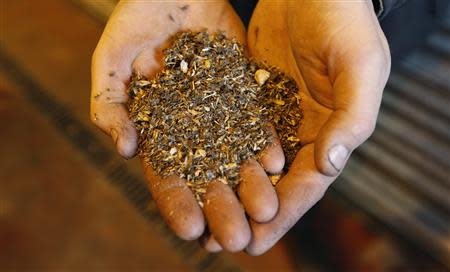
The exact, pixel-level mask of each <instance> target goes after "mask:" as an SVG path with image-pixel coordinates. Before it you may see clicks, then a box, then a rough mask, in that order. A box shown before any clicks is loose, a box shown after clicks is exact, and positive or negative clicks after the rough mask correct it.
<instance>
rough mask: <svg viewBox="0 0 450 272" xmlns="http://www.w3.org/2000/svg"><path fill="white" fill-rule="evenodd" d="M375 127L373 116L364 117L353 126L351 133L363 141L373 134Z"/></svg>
mask: <svg viewBox="0 0 450 272" xmlns="http://www.w3.org/2000/svg"><path fill="white" fill-rule="evenodd" d="M375 127H376V119H375V118H370V119H364V120H361V121H360V122H358V123H357V124H355V125H354V126H353V128H352V131H351V133H352V134H353V136H354V138H357V139H360V141H365V140H366V139H368V138H369V137H370V136H371V135H372V134H373V132H374V131H375Z"/></svg>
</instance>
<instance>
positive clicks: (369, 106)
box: [315, 46, 390, 176]
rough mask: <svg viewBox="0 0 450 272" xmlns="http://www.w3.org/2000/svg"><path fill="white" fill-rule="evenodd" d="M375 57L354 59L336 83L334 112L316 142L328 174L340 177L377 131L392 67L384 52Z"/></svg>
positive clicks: (319, 159)
mask: <svg viewBox="0 0 450 272" xmlns="http://www.w3.org/2000/svg"><path fill="white" fill-rule="evenodd" d="M380 48H381V46H380ZM379 51H381V52H383V50H381V49H380V50H379ZM375 52H377V51H375ZM371 54H372V55H371V56H361V57H360V58H356V59H354V60H350V61H349V63H350V64H349V66H347V67H345V69H344V70H343V71H342V72H340V73H339V74H338V76H337V77H336V80H335V81H334V85H333V90H334V93H335V94H334V97H335V102H334V111H333V113H332V114H331V115H330V117H329V119H328V120H327V122H326V123H325V125H324V126H323V127H322V128H321V130H320V132H319V134H318V135H317V140H316V142H315V144H316V152H315V159H316V163H317V167H318V169H319V170H320V171H321V172H322V173H324V174H326V175H329V176H335V175H337V174H338V173H339V172H340V171H341V170H342V169H343V167H344V165H345V163H346V162H347V159H348V157H349V155H350V153H351V152H352V151H353V150H354V149H355V148H356V147H358V146H359V145H360V144H361V143H363V142H364V141H365V140H366V139H367V138H368V137H369V136H370V135H371V134H372V132H373V131H374V129H375V124H376V120H377V116H378V111H379V107H380V103H381V97H382V92H383V89H384V86H385V85H386V81H387V78H388V76H389V69H390V68H389V67H390V64H389V63H386V62H387V58H385V57H384V56H382V54H381V53H380V52H379V53H378V54H377V53H371Z"/></svg>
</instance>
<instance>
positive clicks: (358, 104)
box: [247, 0, 390, 255]
mask: <svg viewBox="0 0 450 272" xmlns="http://www.w3.org/2000/svg"><path fill="white" fill-rule="evenodd" d="M247 42H248V46H249V49H250V53H251V54H252V55H253V57H255V58H256V59H260V60H265V61H267V62H268V63H269V64H271V65H275V66H278V67H280V68H281V70H282V71H285V72H287V73H288V74H289V75H290V76H292V77H293V78H294V79H295V80H296V82H297V84H298V86H299V89H300V94H301V96H302V106H303V110H304V118H303V120H302V122H301V125H300V128H299V134H298V137H299V138H300V139H301V141H302V144H303V145H302V148H301V149H300V151H299V152H298V154H297V156H296V159H295V160H294V162H293V164H292V165H291V167H290V170H289V172H288V173H287V175H286V176H285V177H284V178H283V179H282V180H281V181H280V182H279V183H278V184H277V186H276V192H277V195H278V200H279V211H278V214H277V215H276V217H275V218H274V219H273V220H271V221H270V222H268V223H256V222H254V221H253V222H251V228H252V240H251V242H250V244H249V245H248V246H247V252H248V253H249V254H251V255H259V254H262V253H264V252H265V251H267V250H268V249H270V248H271V247H272V246H273V245H274V244H275V243H276V242H277V241H278V240H279V239H280V238H281V237H282V236H283V235H284V234H285V233H286V232H287V231H288V230H289V229H290V228H291V227H292V226H293V225H294V224H295V223H296V222H297V221H298V220H299V219H300V217H302V216H303V214H304V213H305V212H307V211H308V210H309V209H310V208H311V207H312V206H313V205H314V204H315V203H316V202H317V201H319V200H320V199H321V198H322V196H323V194H324V193H325V191H326V190H327V188H328V187H329V185H330V184H331V183H332V181H334V180H335V179H336V177H337V175H338V174H339V173H340V172H341V170H342V169H343V167H344V165H345V163H346V161H347V159H348V157H349V156H350V154H351V152H352V151H353V150H354V149H355V148H356V147H358V146H359V145H360V144H361V143H363V142H364V141H365V140H366V139H367V138H368V137H369V136H370V135H371V133H372V132H373V130H374V128H375V124H376V119H377V115H378V111H379V106H380V102H381V97H382V92H383V88H384V86H385V84H386V81H387V79H388V76H389V72H390V53H389V48H388V45H387V41H386V38H385V36H384V34H383V32H382V30H381V28H380V25H379V23H378V20H377V18H376V15H375V12H374V10H373V7H372V3H371V1H357V2H348V1H278V2H274V1H265V0H261V1H259V3H258V6H257V7H256V10H255V12H254V14H253V17H252V20H251V23H250V27H249V30H248V39H247ZM361 182H363V181H361Z"/></svg>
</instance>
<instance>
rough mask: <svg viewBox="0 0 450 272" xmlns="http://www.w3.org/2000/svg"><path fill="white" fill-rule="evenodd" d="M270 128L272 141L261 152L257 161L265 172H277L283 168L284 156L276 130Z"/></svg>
mask: <svg viewBox="0 0 450 272" xmlns="http://www.w3.org/2000/svg"><path fill="white" fill-rule="evenodd" d="M270 130H271V133H272V142H271V143H270V144H269V145H268V146H267V147H266V148H265V149H264V150H263V151H262V152H261V154H260V157H259V161H260V163H261V165H262V166H263V167H264V169H265V170H266V171H267V172H269V173H271V174H278V173H280V172H281V171H282V170H283V167H284V163H285V158H284V153H283V148H282V147H281V143H280V139H279V138H278V135H277V132H276V131H275V129H274V128H273V127H270Z"/></svg>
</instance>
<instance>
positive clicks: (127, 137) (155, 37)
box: [91, 0, 284, 251]
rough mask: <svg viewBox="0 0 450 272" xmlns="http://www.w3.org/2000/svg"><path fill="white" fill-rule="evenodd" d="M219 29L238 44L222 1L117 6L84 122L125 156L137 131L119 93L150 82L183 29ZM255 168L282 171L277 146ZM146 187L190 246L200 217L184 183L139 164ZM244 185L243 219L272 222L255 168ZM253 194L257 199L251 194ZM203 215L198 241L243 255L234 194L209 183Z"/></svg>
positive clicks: (272, 205) (239, 30)
mask: <svg viewBox="0 0 450 272" xmlns="http://www.w3.org/2000/svg"><path fill="white" fill-rule="evenodd" d="M204 28H207V29H208V31H209V32H216V31H219V30H220V31H224V32H225V34H226V35H227V36H228V37H235V38H237V39H238V40H239V41H240V42H241V43H243V44H245V30H244V27H243V25H242V23H241V21H240V20H239V18H238V16H237V15H236V14H235V13H234V11H233V9H232V8H231V6H230V5H229V4H228V2H227V1H224V0H223V1H222V0H220V1H215V2H211V1H208V2H193V1H178V2H175V1H167V2H164V1H160V2H152V1H148V2H145V1H121V2H120V3H119V4H118V5H117V7H116V9H115V11H114V13H113V14H112V16H111V18H110V20H109V21H108V24H107V26H106V28H105V30H104V33H103V35H102V37H101V39H100V42H99V44H98V46H97V48H96V50H95V53H94V55H93V60H92V94H91V119H92V121H93V122H94V123H95V124H96V125H97V126H98V127H99V128H100V129H102V130H103V131H104V132H105V133H107V134H108V135H110V136H111V137H112V139H113V140H114V142H115V144H116V148H117V150H118V152H119V153H120V154H121V155H122V156H123V157H125V158H130V157H133V156H134V155H135V153H136V150H137V133H136V131H135V128H134V126H133V124H132V122H131V121H130V120H129V118H128V113H127V110H126V108H125V103H126V102H127V100H128V96H127V94H126V92H125V91H126V87H127V84H128V81H129V79H130V76H131V74H132V72H133V71H134V72H137V73H139V74H141V75H145V76H147V77H151V76H152V75H153V74H154V73H155V72H157V71H158V70H160V69H161V64H160V62H159V61H160V58H161V56H162V51H161V49H162V48H164V47H165V46H166V44H165V42H166V41H167V40H168V39H169V38H170V37H171V36H172V35H173V34H175V33H177V32H179V31H182V30H192V31H200V30H203V29H204ZM265 154H267V155H265V156H263V157H262V158H261V164H262V165H263V166H264V168H265V170H267V171H269V172H278V171H280V170H281V169H282V167H283V165H284V159H283V155H282V154H283V153H282V150H281V148H280V146H279V145H274V146H272V147H270V148H268V150H266V153H265ZM143 167H144V169H145V175H146V178H147V180H148V182H149V188H150V191H151V193H152V195H153V198H154V199H155V201H156V204H157V206H158V208H159V210H160V211H161V214H162V216H163V217H164V219H165V220H166V222H167V223H168V225H169V226H170V227H171V228H172V230H173V231H174V232H175V233H176V234H177V235H178V236H179V237H180V238H182V239H185V240H192V239H196V238H198V237H199V236H200V235H201V234H203V232H204V228H205V219H204V215H203V213H202V210H201V208H200V207H199V206H198V204H197V201H196V200H195V198H194V196H193V194H192V192H191V191H190V190H189V188H188V187H187V186H186V184H185V181H184V180H181V179H179V178H177V177H174V176H171V177H168V178H165V179H162V178H161V177H158V176H157V175H156V174H155V173H154V172H153V170H152V169H151V167H150V166H149V165H145V164H144V163H143ZM242 176H243V178H244V181H243V182H242V184H241V186H240V188H239V195H240V199H241V201H242V203H243V205H244V207H245V209H246V211H247V213H248V214H249V215H250V216H251V217H252V218H253V219H254V220H256V221H258V222H266V221H268V220H270V219H272V218H273V216H275V213H276V211H277V209H278V201H277V198H276V194H275V190H274V189H273V188H272V185H271V184H270V181H269V179H268V178H267V175H266V173H265V171H264V169H263V168H262V166H261V165H260V164H259V163H257V162H255V161H249V162H247V163H246V164H245V166H244V167H242ZM255 194H256V196H255ZM204 203H205V206H204V214H205V217H206V221H207V222H208V228H209V231H210V232H209V233H208V234H205V236H204V237H203V239H202V240H203V241H207V240H208V239H211V241H218V242H219V244H220V247H221V248H222V247H223V248H225V249H227V250H229V251H239V250H242V249H244V248H245V247H246V246H247V245H248V243H249V241H250V236H251V232H250V227H249V223H248V221H247V219H246V217H245V212H244V209H243V208H242V207H241V204H240V203H239V201H238V199H237V197H236V196H235V194H234V192H233V191H232V190H231V189H230V188H229V187H228V186H226V185H224V184H223V183H221V182H212V183H210V184H209V186H208V188H207V190H206V194H205V201H204Z"/></svg>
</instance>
